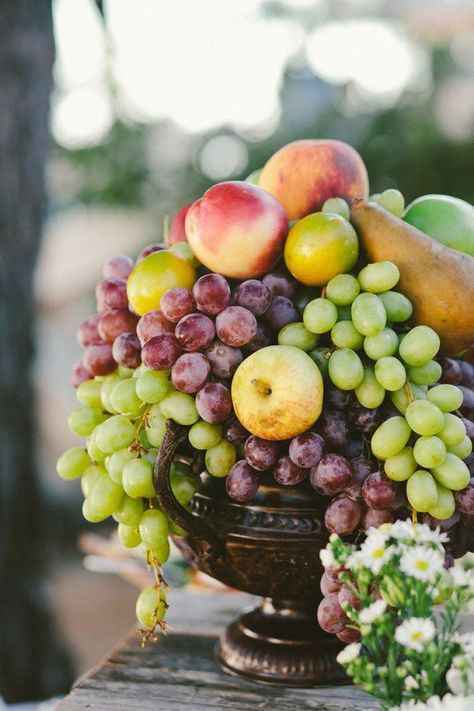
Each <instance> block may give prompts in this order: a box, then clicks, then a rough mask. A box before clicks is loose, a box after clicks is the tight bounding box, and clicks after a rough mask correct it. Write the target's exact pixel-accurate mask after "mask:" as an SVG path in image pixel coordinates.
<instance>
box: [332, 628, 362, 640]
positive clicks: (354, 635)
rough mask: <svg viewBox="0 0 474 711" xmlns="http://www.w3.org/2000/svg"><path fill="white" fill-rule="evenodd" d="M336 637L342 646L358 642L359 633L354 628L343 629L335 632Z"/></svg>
mask: <svg viewBox="0 0 474 711" xmlns="http://www.w3.org/2000/svg"><path fill="white" fill-rule="evenodd" d="M336 637H337V638H338V639H340V640H341V642H344V644H351V642H358V641H359V640H360V638H361V635H360V632H359V630H358V629H356V628H355V627H344V629H343V630H341V631H340V632H337V634H336Z"/></svg>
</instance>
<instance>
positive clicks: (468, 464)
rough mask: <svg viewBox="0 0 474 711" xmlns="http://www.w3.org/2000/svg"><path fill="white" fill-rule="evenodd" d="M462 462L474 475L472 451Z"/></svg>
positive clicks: (473, 454) (473, 455)
mask: <svg viewBox="0 0 474 711" xmlns="http://www.w3.org/2000/svg"><path fill="white" fill-rule="evenodd" d="M464 464H465V465H466V467H467V468H468V469H469V471H470V473H471V476H474V452H473V453H472V454H470V455H469V456H468V457H466V459H465V460H464Z"/></svg>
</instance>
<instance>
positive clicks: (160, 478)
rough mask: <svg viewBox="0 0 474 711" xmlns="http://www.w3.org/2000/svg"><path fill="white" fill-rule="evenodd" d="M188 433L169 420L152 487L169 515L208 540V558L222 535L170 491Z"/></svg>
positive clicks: (193, 535)
mask: <svg viewBox="0 0 474 711" xmlns="http://www.w3.org/2000/svg"><path fill="white" fill-rule="evenodd" d="M187 433H188V428H187V427H183V426H182V425H178V424H177V423H176V422H174V421H173V420H167V422H166V432H165V436H164V439H163V442H162V444H161V447H160V450H159V452H158V457H157V459H156V462H155V468H154V471H153V485H154V487H155V491H156V496H157V499H158V501H159V504H160V506H161V508H162V510H163V511H164V512H165V513H166V514H167V516H169V517H170V518H171V519H172V520H173V521H174V522H175V523H176V524H177V525H178V526H180V527H181V528H184V530H185V531H187V533H188V534H189V535H190V536H192V537H193V538H195V539H197V540H201V541H205V542H206V543H207V544H208V555H212V556H215V555H217V554H218V551H219V550H220V549H221V547H222V545H223V542H222V539H221V537H220V535H219V533H218V532H217V531H216V530H215V529H214V528H213V527H212V526H210V525H209V524H208V523H207V522H206V521H204V519H202V518H199V517H198V516H193V514H192V513H191V512H190V511H188V510H187V509H186V508H185V507H184V506H181V504H180V503H179V502H178V501H177V500H176V497H175V495H174V494H173V490H172V488H171V481H170V471H171V464H172V463H173V459H174V456H175V454H176V451H177V450H178V447H179V446H180V444H182V442H183V441H184V439H185V438H186V436H187Z"/></svg>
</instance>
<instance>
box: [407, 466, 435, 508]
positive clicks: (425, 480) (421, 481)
mask: <svg viewBox="0 0 474 711" xmlns="http://www.w3.org/2000/svg"><path fill="white" fill-rule="evenodd" d="M407 499H408V501H409V503H410V506H411V507H412V508H413V509H414V510H415V511H420V512H421V513H425V512H426V511H429V510H430V509H431V508H433V506H436V504H437V503H438V489H437V487H436V482H435V480H434V479H433V477H432V476H431V474H430V473H429V472H427V471H425V470H424V469H418V470H417V471H416V472H414V473H413V474H412V475H411V477H410V478H409V479H408V481H407Z"/></svg>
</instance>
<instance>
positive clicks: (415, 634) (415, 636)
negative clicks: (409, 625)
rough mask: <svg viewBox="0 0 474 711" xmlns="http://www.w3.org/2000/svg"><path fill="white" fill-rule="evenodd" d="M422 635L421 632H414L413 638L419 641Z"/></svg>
mask: <svg viewBox="0 0 474 711" xmlns="http://www.w3.org/2000/svg"><path fill="white" fill-rule="evenodd" d="M421 637H422V635H421V632H412V635H411V638H412V640H413V641H414V642H417V641H418V640H419V639H421Z"/></svg>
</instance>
